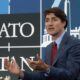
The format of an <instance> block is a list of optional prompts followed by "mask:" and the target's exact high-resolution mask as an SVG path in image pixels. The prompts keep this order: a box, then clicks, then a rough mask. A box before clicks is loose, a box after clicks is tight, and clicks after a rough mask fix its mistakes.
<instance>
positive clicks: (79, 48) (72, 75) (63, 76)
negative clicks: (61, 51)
mask: <svg viewBox="0 0 80 80" xmlns="http://www.w3.org/2000/svg"><path fill="white" fill-rule="evenodd" d="M67 53H68V58H67V62H66V67H65V68H57V67H50V73H49V77H52V78H53V77H54V78H55V80H75V79H76V78H77V77H78V75H79V73H80V44H79V45H75V46H72V47H71V48H69V50H68V52H67Z"/></svg>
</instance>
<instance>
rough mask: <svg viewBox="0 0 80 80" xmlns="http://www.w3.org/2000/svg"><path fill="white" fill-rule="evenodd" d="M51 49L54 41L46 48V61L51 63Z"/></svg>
mask: <svg viewBox="0 0 80 80" xmlns="http://www.w3.org/2000/svg"><path fill="white" fill-rule="evenodd" d="M51 49H52V43H51V44H50V45H48V46H47V48H46V63H47V64H49V65H50V64H51V61H50V60H51Z"/></svg>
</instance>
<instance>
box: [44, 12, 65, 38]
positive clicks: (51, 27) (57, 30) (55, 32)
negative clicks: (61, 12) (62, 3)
mask: <svg viewBox="0 0 80 80" xmlns="http://www.w3.org/2000/svg"><path fill="white" fill-rule="evenodd" d="M65 24H66V22H62V21H61V19H60V18H58V17H56V16H55V15H54V14H53V13H49V14H47V15H46V18H45V26H46V30H47V32H48V33H49V34H50V35H52V36H59V35H60V34H61V33H62V32H63V31H64V26H65Z"/></svg>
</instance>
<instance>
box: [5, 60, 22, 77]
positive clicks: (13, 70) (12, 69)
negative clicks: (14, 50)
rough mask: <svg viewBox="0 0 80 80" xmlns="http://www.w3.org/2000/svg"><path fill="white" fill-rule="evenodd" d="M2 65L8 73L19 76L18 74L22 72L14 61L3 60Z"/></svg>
mask: <svg viewBox="0 0 80 80" xmlns="http://www.w3.org/2000/svg"><path fill="white" fill-rule="evenodd" d="M4 65H5V68H6V69H7V70H8V71H9V72H11V73H13V74H15V75H17V76H20V74H22V71H21V70H20V68H19V66H18V64H17V63H16V60H11V62H9V60H7V59H5V62H4Z"/></svg>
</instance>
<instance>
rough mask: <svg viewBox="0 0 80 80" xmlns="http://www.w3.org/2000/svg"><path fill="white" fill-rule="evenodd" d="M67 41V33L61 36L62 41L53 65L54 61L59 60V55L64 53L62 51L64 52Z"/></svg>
mask: <svg viewBox="0 0 80 80" xmlns="http://www.w3.org/2000/svg"><path fill="white" fill-rule="evenodd" d="M68 39H69V35H68V34H67V33H65V34H64V36H63V39H62V41H61V43H60V46H59V49H58V52H57V56H56V59H55V61H54V63H53V65H54V64H55V63H56V61H57V60H58V59H59V57H60V56H61V55H63V54H62V53H64V51H65V48H66V44H67V42H68Z"/></svg>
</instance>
